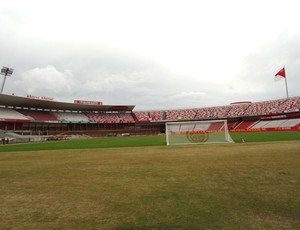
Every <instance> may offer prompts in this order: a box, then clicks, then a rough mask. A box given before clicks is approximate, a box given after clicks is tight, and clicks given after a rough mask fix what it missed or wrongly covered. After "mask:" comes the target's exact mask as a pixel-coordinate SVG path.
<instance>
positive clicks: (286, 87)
mask: <svg viewBox="0 0 300 230" xmlns="http://www.w3.org/2000/svg"><path fill="white" fill-rule="evenodd" d="M283 68H284V72H285V66H284V67H283ZM284 80H285V90H286V97H287V98H289V91H288V86H287V80H286V73H285V78H284Z"/></svg>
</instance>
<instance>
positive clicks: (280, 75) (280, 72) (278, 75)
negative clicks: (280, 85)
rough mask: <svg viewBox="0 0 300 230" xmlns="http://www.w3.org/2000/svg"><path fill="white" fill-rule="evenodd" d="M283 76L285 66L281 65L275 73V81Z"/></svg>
mask: <svg viewBox="0 0 300 230" xmlns="http://www.w3.org/2000/svg"><path fill="white" fill-rule="evenodd" d="M282 78H285V68H284V67H283V68H282V69H281V70H280V71H279V72H278V73H276V74H275V81H278V80H280V79H282Z"/></svg>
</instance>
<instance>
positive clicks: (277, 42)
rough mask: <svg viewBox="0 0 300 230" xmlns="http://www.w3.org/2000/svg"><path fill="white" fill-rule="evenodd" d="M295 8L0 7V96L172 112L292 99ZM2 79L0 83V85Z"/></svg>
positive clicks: (296, 69)
mask: <svg viewBox="0 0 300 230" xmlns="http://www.w3.org/2000/svg"><path fill="white" fill-rule="evenodd" d="M299 9H300V2H299V1H298V0H226V1H223V0H212V1H207V0H195V1H193V0H181V1H180V0H151V1H150V0H126V1H125V0H105V1H104V0H103V1H102V0H84V1H83V0H82V1H81V0H72V1H71V0H43V1H41V0H26V1H24V0H9V1H2V0H0V44H1V45H0V53H1V55H0V65H2V66H9V67H11V68H14V73H13V76H12V77H11V78H7V81H6V84H5V88H4V92H3V93H5V94H12V93H14V94H15V95H18V96H25V95H26V94H32V95H36V96H46V97H52V98H54V99H55V100H58V101H66V102H73V100H75V99H81V100H95V101H103V103H104V104H117V105H119V104H133V105H136V108H135V110H155V109H177V108H194V107H207V106H216V105H227V104H229V103H231V102H236V101H245V100H247V101H254V102H255V101H264V100H273V99H280V98H285V97H286V90H285V81H284V80H281V81H278V82H275V81H274V75H275V74H276V73H277V72H278V71H279V70H280V69H281V68H282V67H283V66H285V68H286V74H287V83H288V89H289V94H290V96H300V24H299V22H300V14H299ZM2 79H3V77H1V83H2Z"/></svg>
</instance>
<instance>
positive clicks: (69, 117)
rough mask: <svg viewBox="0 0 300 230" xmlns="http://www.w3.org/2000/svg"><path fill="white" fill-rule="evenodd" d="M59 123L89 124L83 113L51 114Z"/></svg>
mask: <svg viewBox="0 0 300 230" xmlns="http://www.w3.org/2000/svg"><path fill="white" fill-rule="evenodd" d="M53 115H55V116H56V117H57V119H58V120H59V121H60V122H67V123H71V122H75V123H76V122H77V123H78V122H82V123H85V122H89V121H90V120H89V118H88V117H87V116H86V115H84V114H83V113H71V112H55V113H53Z"/></svg>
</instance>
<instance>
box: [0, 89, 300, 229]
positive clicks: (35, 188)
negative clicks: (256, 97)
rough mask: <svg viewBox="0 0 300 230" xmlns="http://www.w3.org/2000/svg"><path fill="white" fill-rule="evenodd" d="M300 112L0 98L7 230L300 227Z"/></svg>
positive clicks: (290, 101) (270, 104)
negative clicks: (153, 107)
mask: <svg viewBox="0 0 300 230" xmlns="http://www.w3.org/2000/svg"><path fill="white" fill-rule="evenodd" d="M299 108H300V97H291V98H284V99H278V100H269V101H261V102H250V101H242V102H234V103H231V104H230V105H223V106H213V107H199V108H193V109H176V110H155V111H135V105H105V104H103V103H102V102H99V101H83V100H74V103H67V102H58V101H54V100H52V99H51V98H45V97H38V96H32V95H27V96H26V97H20V96H15V95H7V94H0V136H1V139H2V144H1V145H0V152H1V154H0V184H1V195H0V202H1V205H2V207H1V217H0V228H1V229H199V228H203V229H297V228H299V227H300V222H299V216H300V213H299V210H300V201H299V197H298V196H297V195H296V194H298V193H299V189H300V187H299V173H300V172H299V160H300V159H299V148H300V145H299V138H300V136H299V134H300V110H299ZM224 134H225V135H224ZM233 142H235V144H228V143H233ZM206 143H215V144H210V145H203V144H206ZM186 144H194V145H186ZM166 145H176V146H166Z"/></svg>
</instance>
